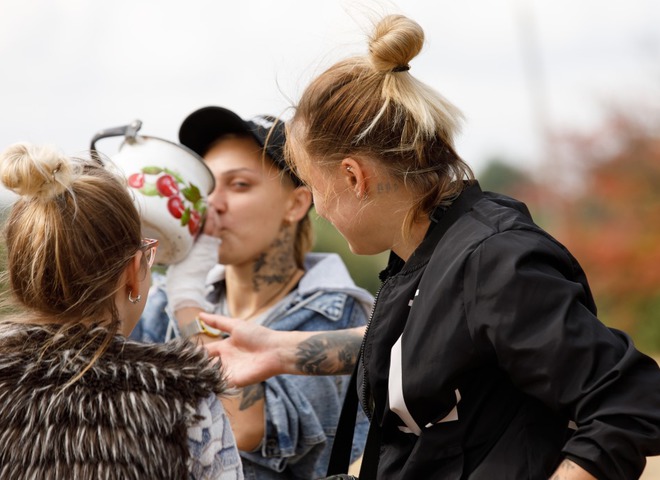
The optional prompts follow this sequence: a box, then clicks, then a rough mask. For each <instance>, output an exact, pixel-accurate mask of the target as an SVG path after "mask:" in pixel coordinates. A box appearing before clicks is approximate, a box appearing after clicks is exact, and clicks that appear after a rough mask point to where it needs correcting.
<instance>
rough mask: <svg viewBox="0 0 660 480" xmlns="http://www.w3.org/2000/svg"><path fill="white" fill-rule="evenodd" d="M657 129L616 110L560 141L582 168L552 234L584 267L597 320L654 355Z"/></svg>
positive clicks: (659, 341) (659, 304)
mask: <svg viewBox="0 0 660 480" xmlns="http://www.w3.org/2000/svg"><path fill="white" fill-rule="evenodd" d="M656 127H657V126H656ZM658 131H659V130H658V129H657V128H654V126H652V125H650V124H649V123H647V122H643V121H641V120H639V119H637V118H633V117H632V116H631V115H630V114H626V113H623V112H621V111H616V112H613V113H612V114H611V116H610V118H609V120H608V121H607V122H606V124H605V125H604V126H603V127H602V128H600V129H598V130H597V131H594V132H592V133H591V134H586V135H585V134H582V135H566V136H564V138H563V139H560V140H561V141H562V144H563V145H562V149H563V151H564V154H565V155H567V158H569V159H570V163H569V164H570V165H572V166H575V168H574V169H573V170H574V171H577V170H581V178H582V188H580V189H579V190H576V191H574V192H572V195H564V196H563V198H564V203H563V205H561V204H558V205H559V206H560V207H561V206H563V208H562V209H561V210H560V211H558V212H556V213H557V214H558V215H561V221H560V222H556V223H557V225H556V228H555V230H554V231H553V232H552V233H554V234H555V235H556V236H557V238H558V239H559V240H560V241H562V242H563V243H564V244H565V245H566V246H567V247H568V248H569V250H570V251H571V252H572V253H573V254H574V255H575V256H576V258H577V259H578V261H579V262H580V263H581V265H582V266H583V268H584V269H585V271H586V273H587V276H588V277H589V281H590V284H591V286H592V289H593V292H594V296H595V298H596V301H597V304H598V305H599V308H600V313H599V314H600V317H601V319H602V320H603V321H604V322H606V323H607V324H609V325H611V326H614V327H617V328H620V329H622V330H625V331H627V332H628V333H630V334H631V335H632V336H633V337H634V339H635V341H636V342H637V343H638V344H639V346H640V348H642V349H644V350H651V351H654V352H657V351H660V136H659V135H658ZM556 198H558V197H556Z"/></svg>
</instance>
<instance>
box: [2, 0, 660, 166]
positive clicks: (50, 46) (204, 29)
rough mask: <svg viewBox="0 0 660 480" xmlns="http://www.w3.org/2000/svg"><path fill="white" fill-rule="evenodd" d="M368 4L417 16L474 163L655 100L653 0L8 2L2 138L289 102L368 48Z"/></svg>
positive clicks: (426, 74) (426, 77)
mask: <svg viewBox="0 0 660 480" xmlns="http://www.w3.org/2000/svg"><path fill="white" fill-rule="evenodd" d="M373 12H376V13H380V12H386V13H396V12H399V13H404V14H406V15H409V16H410V17H411V18H413V19H415V20H416V21H418V22H419V23H420V24H421V26H422V27H423V28H424V30H425V33H426V45H425V48H424V50H423V51H422V53H421V54H420V55H419V56H418V57H417V58H415V59H414V60H413V61H412V63H411V73H413V74H414V75H416V76H417V77H418V78H420V79H421V80H423V81H425V82H426V83H428V84H430V85H432V86H433V87H435V88H436V89H437V90H439V91H440V92H441V93H443V94H444V95H445V96H446V97H447V98H449V99H450V100H451V101H452V102H454V103H455V104H457V105H458V106H459V107H460V108H461V109H462V110H463V111H464V113H465V115H466V117H467V123H466V126H465V128H464V132H463V134H462V136H461V137H460V138H459V139H458V144H457V148H458V151H459V153H460V154H461V155H462V156H463V157H464V158H465V159H466V160H467V161H468V163H470V164H471V165H472V166H473V167H474V168H475V169H476V170H477V171H479V169H480V168H481V167H482V166H483V165H484V164H485V163H486V160H487V159H489V158H491V157H494V156H499V157H504V158H507V159H509V160H511V161H514V162H518V164H519V165H521V166H525V167H527V168H531V169H534V167H535V166H536V165H537V164H538V162H540V160H541V159H542V157H543V155H542V153H541V150H540V149H541V142H540V137H539V129H540V128H541V126H543V125H544V126H546V127H550V128H553V129H556V128H560V129H565V128H573V127H580V128H584V127H589V126H591V125H595V124H597V123H598V120H599V118H601V116H602V115H603V112H604V105H607V104H608V103H610V102H615V103H626V102H628V101H631V100H632V101H633V102H639V101H640V100H641V101H642V102H647V101H654V102H657V100H658V94H659V92H660V88H659V86H660V2H659V1H658V0H621V1H618V0H579V1H575V0H536V1H531V0H451V1H449V0H428V1H412V0H408V1H400V2H399V3H397V4H394V3H387V4H385V3H382V2H378V3H376V2H353V1H350V2H349V1H339V0H324V1H312V0H277V1H274V0H244V1H238V0H235V1H231V2H228V1H222V0H214V1H199V0H186V1H171V0H113V1H91V0H0V65H1V67H2V74H1V75H0V148H2V149H4V148H5V147H6V146H8V145H9V144H11V143H14V142H16V141H23V140H25V141H31V142H36V143H51V144H55V145H58V146H59V147H61V148H62V149H63V150H64V151H65V152H66V153H77V152H79V151H81V150H85V149H87V148H88V147H89V141H90V139H91V137H92V135H93V134H94V133H96V132H97V131H99V130H102V129H105V128H109V127H114V126H118V125H123V124H127V123H129V122H130V121H131V120H133V119H135V118H138V119H140V120H142V122H143V127H142V130H141V132H140V133H142V134H145V135H152V136H157V137H162V138H166V139H169V140H176V139H177V132H178V127H179V124H180V122H181V121H182V120H183V118H184V117H185V116H186V115H187V114H188V113H189V112H191V111H192V110H194V109H196V108H199V107H202V106H205V105H210V104H216V105H222V106H226V107H229V108H231V109H234V110H235V111H236V112H237V113H239V114H241V115H242V116H244V117H248V116H251V115H254V114H258V113H273V114H282V113H285V111H286V109H287V108H288V107H289V106H290V105H292V104H293V103H295V101H296V100H297V98H298V96H299V95H300V93H301V91H302V89H303V87H304V86H305V85H306V84H307V82H308V81H309V79H310V78H312V77H313V76H314V75H315V74H318V73H320V72H321V71H322V70H323V69H324V68H325V67H327V66H329V65H330V64H331V63H332V62H333V61H335V60H338V59H339V58H343V57H345V56H347V55H348V54H353V53H361V52H364V50H365V48H366V40H365V36H364V35H365V32H368V31H369V29H368V28H366V27H365V24H366V20H367V19H368V15H367V14H369V13H373ZM106 142H109V141H108V140H106ZM98 147H99V149H101V150H104V144H102V143H99V144H98ZM105 148H106V149H108V150H107V151H106V152H105V153H108V154H110V155H111V154H112V153H114V152H115V151H116V148H115V145H111V146H110V145H107V146H105Z"/></svg>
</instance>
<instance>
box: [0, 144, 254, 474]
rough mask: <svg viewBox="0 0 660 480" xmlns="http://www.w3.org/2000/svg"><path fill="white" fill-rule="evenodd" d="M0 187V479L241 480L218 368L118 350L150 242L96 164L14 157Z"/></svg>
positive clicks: (182, 352)
mask: <svg viewBox="0 0 660 480" xmlns="http://www.w3.org/2000/svg"><path fill="white" fill-rule="evenodd" d="M0 180H1V181H2V183H3V184H4V186H5V187H7V188H9V189H10V190H12V191H14V192H15V193H17V194H18V195H19V196H20V198H19V199H18V200H17V201H16V203H15V204H14V205H13V207H12V209H11V212H10V213H9V217H8V219H7V222H6V225H5V237H6V250H7V272H6V274H7V277H8V278H7V283H8V287H9V290H10V293H11V294H12V298H13V300H15V302H12V303H15V304H16V305H15V306H14V308H12V309H11V310H9V311H10V312H11V313H10V314H9V315H6V316H5V318H3V319H2V321H0V479H12V480H16V479H28V478H29V479H49V480H53V479H98V478H104V479H186V478H191V479H242V478H243V474H242V470H241V463H240V458H239V456H238V451H237V449H236V444H235V441H234V437H233V434H232V432H231V429H230V428H229V423H228V421H227V418H226V415H225V412H224V410H223V407H222V404H221V402H220V401H219V400H218V395H221V394H222V393H223V391H224V389H225V386H224V381H223V377H222V376H221V372H220V369H219V368H218V367H219V366H218V365H217V364H212V363H210V362H209V360H208V358H207V356H206V354H205V353H204V352H203V351H202V350H201V349H199V348H197V347H195V346H194V345H192V344H191V343H189V342H185V341H179V342H171V343H169V344H167V345H145V344H139V343H135V342H132V341H129V340H127V338H126V336H127V335H128V334H129V333H130V332H131V330H132V329H133V327H134V326H135V324H136V322H137V321H138V319H139V318H140V315H141V313H142V311H143V309H144V305H145V302H146V297H147V295H148V289H149V284H150V267H151V264H152V262H153V260H154V256H155V254H156V245H157V241H156V240H151V239H146V238H142V237H141V235H140V218H139V216H138V212H137V210H136V208H135V206H134V205H133V202H132V200H131V198H130V196H129V193H128V190H127V188H126V185H125V183H124V182H123V180H122V179H121V178H120V177H118V176H116V175H115V174H113V173H112V172H110V171H108V170H107V169H105V168H104V167H103V166H102V165H101V164H100V163H98V162H96V161H90V160H84V159H74V158H68V157H66V156H63V155H61V154H60V153H59V152H57V151H55V150H53V149H51V148H37V147H34V146H31V145H27V144H17V145H14V146H12V147H10V148H9V149H7V150H6V151H5V152H4V153H3V154H2V156H1V157H0Z"/></svg>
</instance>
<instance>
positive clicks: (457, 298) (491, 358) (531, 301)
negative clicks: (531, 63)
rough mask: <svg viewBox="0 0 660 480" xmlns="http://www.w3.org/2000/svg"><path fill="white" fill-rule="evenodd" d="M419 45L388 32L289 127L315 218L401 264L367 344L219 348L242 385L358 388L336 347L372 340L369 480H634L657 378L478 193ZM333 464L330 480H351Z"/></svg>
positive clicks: (330, 337)
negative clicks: (328, 383)
mask: <svg viewBox="0 0 660 480" xmlns="http://www.w3.org/2000/svg"><path fill="white" fill-rule="evenodd" d="M423 42H424V32H423V30H422V28H421V27H420V25H419V24H417V23H416V22H415V21H413V20H411V19H409V18H407V17H405V16H401V15H392V16H387V17H385V18H383V19H382V20H381V21H380V22H378V23H377V24H376V25H375V28H374V30H373V33H372V35H371V37H370V39H369V44H368V53H367V54H365V55H363V56H355V57H351V58H348V59H346V60H343V61H340V62H338V63H336V64H334V65H333V66H331V67H330V68H328V69H327V70H326V71H325V72H323V73H322V74H320V75H319V76H318V77H317V78H315V79H314V80H312V82H311V83H310V85H309V86H308V87H307V88H306V89H305V91H304V93H303V94H302V97H301V99H300V101H299V103H298V106H297V108H296V110H295V114H294V116H293V118H292V119H291V120H290V121H289V122H288V125H287V128H288V130H287V156H288V161H289V163H290V164H291V165H292V168H294V169H295V171H296V172H297V173H298V174H299V176H300V178H301V179H302V180H303V181H304V182H305V183H306V184H307V185H308V186H309V187H310V188H311V190H312V193H313V196H314V205H315V207H316V211H317V213H318V214H319V215H321V216H322V217H324V218H326V219H327V220H329V221H330V222H331V223H333V224H334V226H335V227H336V228H337V229H338V230H339V232H340V233H341V234H342V235H343V236H344V237H345V239H346V241H347V242H348V244H349V246H350V248H351V250H352V251H353V252H355V253H358V254H364V255H372V254H377V253H380V252H384V251H390V260H389V263H388V265H387V268H386V269H385V270H384V271H383V272H382V273H381V280H382V285H381V287H380V290H379V293H378V295H377V298H376V302H375V307H374V309H373V311H372V314H371V319H370V321H369V324H368V325H367V327H366V330H365V329H353V330H348V331H346V332H317V333H314V334H302V333H301V332H295V333H290V332H275V333H273V332H268V331H264V330H260V329H258V328H255V327H252V328H247V326H245V325H241V324H237V323H235V322H232V321H231V320H230V319H226V318H222V317H213V316H210V315H202V319H203V320H204V321H205V322H207V323H208V324H210V325H212V326H214V327H217V328H221V329H223V330H226V331H228V332H229V334H230V337H229V339H228V340H226V341H223V342H217V343H215V344H213V345H208V346H207V348H209V350H211V351H213V352H214V353H216V354H220V355H222V358H223V362H224V364H225V365H226V366H227V368H228V370H229V371H230V372H231V373H232V375H231V381H232V382H234V383H242V382H253V381H255V380H257V379H259V378H261V377H263V376H268V375H272V374H274V373H281V372H286V373H294V374H295V373H298V374H301V373H310V372H313V373H315V374H329V373H337V372H342V373H347V372H348V371H350V369H345V370H342V369H338V368H337V366H338V365H341V362H340V361H339V360H340V359H341V358H342V357H340V356H338V355H337V352H338V351H339V349H338V348H337V347H336V345H338V344H339V342H337V339H338V338H340V337H339V335H344V338H345V337H346V336H347V335H349V334H353V335H355V336H357V335H360V334H363V340H362V344H361V348H360V349H359V353H360V356H359V360H358V362H359V363H358V369H357V372H359V373H358V374H357V375H356V383H357V387H356V389H355V390H354V391H355V392H356V395H355V396H356V397H357V396H358V395H359V399H360V400H361V402H360V403H361V405H362V407H363V408H364V409H365V411H366V413H367V415H368V416H369V418H370V419H371V427H370V428H371V430H370V432H369V435H368V440H367V445H366V447H365V454H364V458H363V460H362V468H361V470H360V480H367V479H388V480H390V479H420V478H434V479H436V478H437V479H446V480H459V479H463V480H464V479H470V480H481V479H488V480H490V479H508V480H512V479H516V480H518V479H547V478H552V479H573V480H576V479H593V478H599V479H605V478H607V479H616V480H628V479H633V478H638V477H639V476H640V474H641V473H642V471H643V469H644V465H645V457H646V456H650V455H657V454H659V453H660V389H659V388H658V385H660V370H659V369H658V365H657V364H656V362H655V361H653V360H652V359H651V358H649V357H648V356H646V355H644V354H642V353H640V352H639V351H638V350H636V348H635V346H634V345H633V343H632V341H631V339H630V338H629V337H628V335H626V334H625V333H623V332H620V331H617V330H614V329H610V328H607V327H606V326H605V325H604V324H603V323H601V322H600V321H599V320H598V318H597V316H596V306H595V303H594V299H593V298H592V295H591V292H590V288H589V284H588V282H587V278H586V275H585V273H584V272H583V271H582V269H581V268H580V266H579V264H578V262H577V260H576V259H575V258H574V257H573V256H572V255H571V254H570V253H569V252H568V251H567V250H566V248H565V247H563V246H562V245H561V244H560V243H559V242H558V241H557V240H555V239H554V238H552V237H551V236H550V235H549V234H548V233H547V232H545V231H543V230H542V229H541V228H540V227H539V226H538V225H536V224H535V223H534V221H533V220H532V218H531V215H530V213H529V211H528V209H527V207H526V206H525V205H524V204H523V203H521V202H519V201H517V200H515V199H512V198H509V197H505V196H503V195H499V194H497V193H492V192H483V191H482V190H481V188H480V187H479V184H478V182H477V181H476V180H475V179H474V178H473V175H472V172H471V170H470V168H469V166H468V165H467V164H466V163H465V162H464V161H463V159H461V157H460V156H459V155H458V154H457V152H456V151H455V148H454V146H455V143H454V139H455V137H456V135H457V133H458V132H459V127H460V125H461V121H462V115H461V113H460V111H459V110H458V109H457V108H456V107H455V106H453V105H452V104H451V103H450V102H449V101H447V100H446V99H445V98H444V97H443V96H442V95H440V94H439V93H438V92H436V91H435V90H434V89H432V88H431V87H429V86H427V85H425V84H424V83H422V82H421V81H420V80H418V79H417V78H415V76H414V75H413V74H412V72H413V69H414V59H415V57H416V55H417V54H418V53H419V52H420V50H421V48H422V45H423ZM604 241H607V239H604ZM345 344H350V345H354V344H355V343H354V342H345ZM320 345H324V346H326V348H318V347H319V346H320ZM311 346H316V347H317V348H316V349H314V350H313V351H314V352H315V353H316V356H315V357H314V358H313V362H310V365H313V366H314V370H313V371H312V370H311V369H309V368H308V367H309V365H307V364H306V363H305V362H303V360H304V359H305V357H304V356H303V355H301V352H309V351H310V350H311ZM355 402H356V403H357V398H355ZM349 413H353V414H354V412H349ZM347 430H349V432H348V436H347ZM347 438H348V439H350V425H348V427H346V424H344V423H343V422H342V423H341V424H340V427H339V428H338V431H337V439H336V443H340V444H341V443H344V444H345V443H347V442H348V441H349V440H348V439H347ZM337 458H340V457H338V456H334V457H333V460H332V461H331V468H330V469H329V472H328V473H332V474H339V473H344V477H343V478H346V475H345V468H344V467H345V466H346V461H345V455H344V456H343V457H341V458H343V460H342V459H341V458H340V461H335V460H336V459H337ZM335 478H337V477H335Z"/></svg>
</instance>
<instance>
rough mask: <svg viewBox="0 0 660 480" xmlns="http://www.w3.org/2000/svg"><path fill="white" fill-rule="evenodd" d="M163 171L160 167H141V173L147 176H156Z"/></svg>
mask: <svg viewBox="0 0 660 480" xmlns="http://www.w3.org/2000/svg"><path fill="white" fill-rule="evenodd" d="M162 172H163V169H162V168H160V167H156V166H151V167H142V173H146V174H149V175H158V174H159V173H162Z"/></svg>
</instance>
